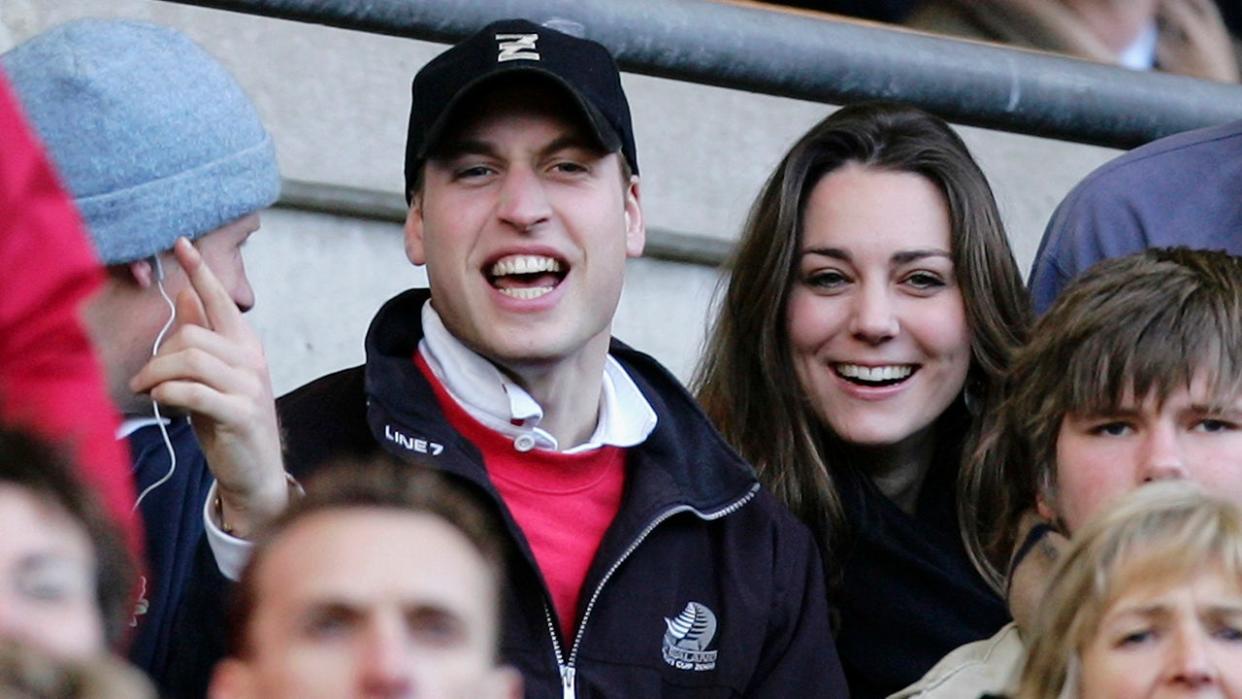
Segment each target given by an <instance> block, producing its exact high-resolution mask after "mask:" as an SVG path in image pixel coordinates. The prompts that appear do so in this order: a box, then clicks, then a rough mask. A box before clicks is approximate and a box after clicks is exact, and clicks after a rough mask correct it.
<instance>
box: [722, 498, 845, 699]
mask: <svg viewBox="0 0 1242 699" xmlns="http://www.w3.org/2000/svg"><path fill="white" fill-rule="evenodd" d="M782 515H783V517H782V518H788V519H787V521H785V522H783V523H782V524H783V527H782V529H781V531H780V537H779V538H778V540H777V541H776V557H775V559H774V560H775V564H774V565H775V568H776V570H775V575H774V580H775V581H776V585H775V586H774V589H773V590H772V606H773V613H772V618H773V620H774V623H773V626H772V628H771V629H769V631H768V637H767V640H766V642H765V644H764V649H763V657H762V658H761V659H760V662H759V668H758V671H757V672H756V673H755V680H754V682H752V683H751V686H750V687H748V688H747V690H746V696H747V697H749V698H751V699H760V698H768V697H771V698H772V699H777V698H778V697H779V698H782V699H783V698H785V697H847V696H849V690H848V689H847V688H846V684H845V675H844V673H843V672H842V670H841V660H840V658H838V657H837V646H836V643H834V642H833V639H832V631H831V628H830V626H829V623H828V593H827V590H826V588H825V585H824V571H823V565H822V563H821V561H820V556H819V550H818V548H817V547H816V545H815V542H814V539H813V538H812V537H811V534H810V532H809V531H808V530H807V529H806V527H804V526H803V525H802V524H801V523H798V522H796V521H793V517H792V515H787V514H786V513H782Z"/></svg>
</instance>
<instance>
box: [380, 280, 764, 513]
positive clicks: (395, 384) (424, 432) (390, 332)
mask: <svg viewBox="0 0 1242 699" xmlns="http://www.w3.org/2000/svg"><path fill="white" fill-rule="evenodd" d="M429 298H430V294H429V293H428V291H427V290H426V289H412V290H409V291H406V292H404V293H402V294H400V295H398V296H396V297H395V298H393V299H391V300H389V301H388V302H387V303H386V304H385V305H384V306H383V308H381V309H380V311H379V313H378V314H377V315H376V317H375V320H374V321H372V323H371V328H370V330H369V331H368V332H367V341H366V350H367V363H366V372H365V388H366V394H367V404H368V410H367V413H368V414H367V420H368V423H369V424H370V427H371V431H372V433H373V434H374V435H375V437H376V439H377V441H378V442H379V443H380V444H382V445H384V447H385V448H386V449H387V450H388V451H390V452H392V453H394V454H397V455H400V456H404V457H407V458H409V457H413V458H416V459H418V460H420V461H424V462H426V463H428V464H430V465H434V466H437V467H440V468H442V469H444V470H448V471H451V472H454V473H457V474H458V475H461V476H463V477H465V478H468V479H470V480H472V481H474V482H476V483H478V484H479V485H480V486H482V487H484V488H485V489H487V490H488V491H491V492H493V493H494V488H492V486H491V484H490V482H489V481H488V479H487V474H486V471H485V470H484V468H483V460H482V456H481V455H480V454H479V452H478V450H477V449H475V448H474V446H473V445H472V444H470V443H469V442H468V441H467V440H465V439H464V438H463V437H462V436H461V435H460V434H458V433H457V432H456V431H455V430H453V429H452V427H450V426H449V425H448V422H447V420H445V418H444V415H443V413H442V412H441V410H440V407H439V405H438V404H437V403H436V401H435V399H434V397H433V392H432V388H431V386H430V385H429V384H428V382H427V380H426V378H425V377H424V376H423V375H422V373H421V372H420V371H418V369H417V367H415V365H414V362H413V357H414V352H415V351H417V348H418V343H419V341H420V340H421V339H422V337H423V327H422V314H421V309H422V306H423V304H424V303H426V302H427V301H428V299H429ZM609 353H610V354H611V355H612V357H613V358H615V359H616V360H617V361H618V362H619V363H620V364H621V366H622V367H623V368H624V369H625V371H626V373H627V374H628V375H629V376H630V378H632V379H633V381H634V384H635V386H637V387H638V390H639V391H641V392H642V394H643V396H644V397H645V398H646V399H647V402H648V404H649V405H650V406H651V408H652V410H653V411H654V412H655V414H656V416H657V418H658V423H657V425H656V428H655V430H654V431H653V432H652V433H651V435H650V436H649V437H648V438H647V439H646V441H644V442H643V443H642V444H640V445H637V446H635V447H633V448H631V449H630V457H629V464H630V469H629V473H630V475H629V478H630V486H629V487H628V488H627V490H628V491H629V492H628V494H627V496H626V501H625V503H623V505H622V514H621V515H619V516H618V519H619V520H620V519H622V517H623V516H625V515H626V514H627V513H629V514H632V515H633V516H635V517H637V518H638V519H639V520H642V519H646V518H648V517H650V516H653V515H654V514H655V513H658V512H660V511H665V510H668V509H670V508H674V507H688V508H691V509H693V510H694V511H696V512H698V513H700V514H712V513H716V512H719V511H721V510H724V509H725V508H727V507H729V506H730V505H731V504H733V503H735V502H736V501H738V500H740V499H742V498H745V497H749V495H750V493H751V492H752V491H753V490H754V488H755V487H756V484H757V479H756V478H755V475H754V472H753V470H752V469H751V468H750V466H749V465H748V464H746V462H744V461H743V460H742V459H741V457H739V456H738V455H737V454H736V453H735V452H734V451H733V450H732V449H730V448H729V446H728V445H726V444H725V442H724V440H723V439H722V438H721V437H720V435H719V434H718V433H717V432H716V430H715V429H714V428H712V426H711V424H710V423H709V421H708V420H707V417H706V416H705V415H704V414H703V413H702V411H701V410H700V409H699V407H698V404H697V403H695V401H694V399H693V398H692V397H691V396H690V395H689V394H688V393H687V392H686V391H685V389H684V388H682V386H681V384H680V383H679V382H678V381H677V380H676V379H675V378H674V377H673V376H672V375H671V374H669V373H668V371H667V370H666V369H664V367H662V366H660V364H659V363H658V362H656V361H655V360H654V359H653V358H651V357H649V356H648V355H646V354H643V353H642V352H638V351H636V350H634V349H631V348H630V347H628V346H626V345H625V344H624V343H622V342H620V341H619V340H616V339H614V340H613V341H612V344H611V347H610V349H609ZM455 456H456V457H465V458H454V457H455Z"/></svg>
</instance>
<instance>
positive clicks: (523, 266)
mask: <svg viewBox="0 0 1242 699" xmlns="http://www.w3.org/2000/svg"><path fill="white" fill-rule="evenodd" d="M559 271H561V263H560V262H558V261H557V260H555V259H554V258H551V257H544V256H542V255H509V256H508V257H502V258H500V259H499V260H497V261H496V262H495V264H493V265H492V276H493V277H503V276H506V275H509V274H538V273H540V272H559ZM543 293H546V291H545V292H543Z"/></svg>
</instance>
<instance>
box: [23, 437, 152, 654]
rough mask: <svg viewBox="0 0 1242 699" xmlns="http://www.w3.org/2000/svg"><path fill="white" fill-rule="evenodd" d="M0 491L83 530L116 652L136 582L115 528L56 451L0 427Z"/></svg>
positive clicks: (106, 628)
mask: <svg viewBox="0 0 1242 699" xmlns="http://www.w3.org/2000/svg"><path fill="white" fill-rule="evenodd" d="M0 485H8V486H12V487H14V488H20V489H22V490H24V491H26V492H27V493H29V494H30V495H32V496H33V497H34V498H35V499H36V500H38V501H39V502H42V503H45V504H48V505H52V506H55V507H56V508H57V509H59V510H61V511H62V512H64V513H65V514H66V515H68V516H69V518H70V519H72V520H73V521H74V522H75V523H76V524H77V525H78V526H80V527H81V528H82V529H83V533H84V534H86V537H87V539H88V540H89V541H90V544H91V549H92V553H94V555H95V595H96V600H97V602H98V605H99V613H100V616H101V618H102V620H103V627H104V634H105V636H106V638H107V639H108V642H109V643H110V644H112V645H113V647H116V646H117V645H118V644H119V643H120V641H121V640H122V638H123V637H124V631H125V629H126V628H128V626H129V621H130V619H131V618H132V617H133V611H134V610H133V603H134V597H133V593H134V583H135V581H136V579H137V571H136V568H135V567H134V562H133V560H132V559H131V558H130V555H129V551H128V550H127V549H126V548H125V545H124V542H123V540H122V538H121V531H120V528H119V527H118V526H117V524H116V522H114V521H113V520H112V519H111V518H109V517H108V516H107V515H106V514H105V513H104V510H103V506H102V505H101V504H100V503H99V501H98V500H97V498H96V497H95V494H94V493H93V492H92V491H90V490H89V489H87V488H86V487H85V486H84V485H83V484H82V483H81V481H79V480H78V477H77V474H76V472H75V470H74V468H73V464H72V463H71V462H70V461H69V459H68V458H67V457H66V456H64V454H62V452H61V450H60V449H58V448H56V447H55V446H53V445H52V444H50V443H48V442H46V441H44V440H42V439H40V438H38V437H35V436H33V435H31V434H29V433H28V432H25V431H23V430H21V429H18V428H14V427H7V426H2V425H0ZM4 535H5V536H18V535H19V534H17V533H15V532H5V534H4Z"/></svg>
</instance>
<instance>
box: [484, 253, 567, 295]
mask: <svg viewBox="0 0 1242 699" xmlns="http://www.w3.org/2000/svg"><path fill="white" fill-rule="evenodd" d="M568 273H569V265H568V264H567V263H565V262H562V261H561V260H558V259H556V258H554V257H549V256H547V255H505V256H504V257H501V258H499V259H497V260H496V261H494V262H492V263H491V265H490V266H488V268H487V269H486V272H485V274H486V276H487V281H488V283H490V284H491V285H492V288H494V289H496V290H497V291H499V292H500V293H502V294H504V295H505V296H509V297H511V298H515V299H520V300H523V301H529V300H532V299H537V298H539V297H540V296H543V295H545V294H548V293H551V292H552V290H553V289H555V288H556V287H557V286H558V285H559V284H560V283H561V282H562V281H564V280H565V275H567V274H568Z"/></svg>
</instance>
